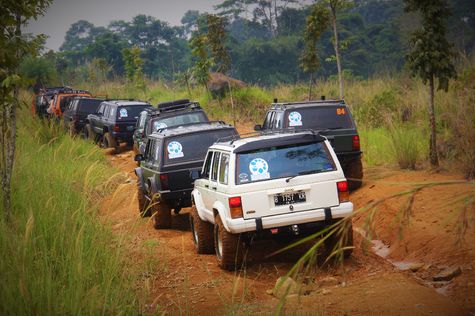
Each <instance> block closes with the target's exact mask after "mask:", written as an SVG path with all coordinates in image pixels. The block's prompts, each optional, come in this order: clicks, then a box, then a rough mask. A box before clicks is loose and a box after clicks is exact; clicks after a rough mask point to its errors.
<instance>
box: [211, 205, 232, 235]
mask: <svg viewBox="0 0 475 316" xmlns="http://www.w3.org/2000/svg"><path fill="white" fill-rule="evenodd" d="M213 213H214V216H215V217H216V215H219V217H221V222H222V223H223V225H224V228H226V230H227V231H228V232H229V231H230V230H229V227H228V222H227V220H226V219H227V218H228V216H229V214H228V212H227V209H226V207H225V206H224V205H223V203H221V202H220V201H215V202H214V204H213Z"/></svg>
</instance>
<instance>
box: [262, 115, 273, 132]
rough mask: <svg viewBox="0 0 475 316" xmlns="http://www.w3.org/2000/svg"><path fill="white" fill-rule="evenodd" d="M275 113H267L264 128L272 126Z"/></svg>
mask: <svg viewBox="0 0 475 316" xmlns="http://www.w3.org/2000/svg"><path fill="white" fill-rule="evenodd" d="M273 114H274V112H273V111H272V112H269V113H267V115H266V118H265V120H264V124H263V125H262V127H263V128H270V123H271V120H272V116H273Z"/></svg>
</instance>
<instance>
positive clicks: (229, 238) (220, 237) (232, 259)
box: [214, 215, 244, 271]
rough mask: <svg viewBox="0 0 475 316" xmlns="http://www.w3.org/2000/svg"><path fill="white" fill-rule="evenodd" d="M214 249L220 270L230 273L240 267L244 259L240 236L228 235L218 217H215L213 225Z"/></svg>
mask: <svg viewBox="0 0 475 316" xmlns="http://www.w3.org/2000/svg"><path fill="white" fill-rule="evenodd" d="M220 243H221V244H220ZM214 249H215V251H216V257H217V258H218V265H219V267H220V268H221V269H224V270H229V271H232V270H236V269H237V268H239V267H240V266H241V264H242V261H243V258H244V255H243V252H244V247H243V243H242V240H241V236H240V234H231V233H229V232H228V231H227V230H226V228H225V227H224V225H223V222H222V221H221V217H219V215H217V216H216V219H215V225H214Z"/></svg>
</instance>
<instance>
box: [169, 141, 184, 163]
mask: <svg viewBox="0 0 475 316" xmlns="http://www.w3.org/2000/svg"><path fill="white" fill-rule="evenodd" d="M167 150H168V158H170V159H175V158H181V157H183V156H184V154H183V147H182V146H181V144H180V143H179V142H177V141H172V142H171V143H170V144H168V148H167Z"/></svg>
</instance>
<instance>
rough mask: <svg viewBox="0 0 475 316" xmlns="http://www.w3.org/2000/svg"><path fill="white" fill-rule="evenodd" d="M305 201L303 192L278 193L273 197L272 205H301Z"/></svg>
mask: <svg viewBox="0 0 475 316" xmlns="http://www.w3.org/2000/svg"><path fill="white" fill-rule="evenodd" d="M306 201H307V197H306V196H305V192H303V191H300V192H295V193H280V194H275V195H274V204H275V205H276V206H278V205H289V204H295V203H303V202H306Z"/></svg>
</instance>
